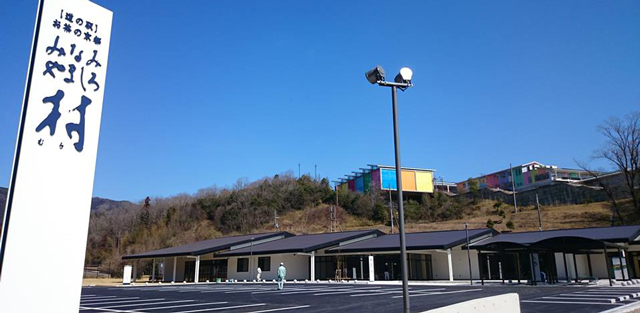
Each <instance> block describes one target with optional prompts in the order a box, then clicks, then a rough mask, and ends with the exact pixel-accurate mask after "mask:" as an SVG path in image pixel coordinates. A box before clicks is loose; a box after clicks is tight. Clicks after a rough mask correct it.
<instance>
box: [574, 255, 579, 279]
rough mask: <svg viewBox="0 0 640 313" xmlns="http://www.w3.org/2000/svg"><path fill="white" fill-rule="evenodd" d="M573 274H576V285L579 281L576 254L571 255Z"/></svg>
mask: <svg viewBox="0 0 640 313" xmlns="http://www.w3.org/2000/svg"><path fill="white" fill-rule="evenodd" d="M573 273H574V274H576V278H575V281H576V284H577V283H579V279H578V260H577V259H576V253H575V252H574V253H573Z"/></svg>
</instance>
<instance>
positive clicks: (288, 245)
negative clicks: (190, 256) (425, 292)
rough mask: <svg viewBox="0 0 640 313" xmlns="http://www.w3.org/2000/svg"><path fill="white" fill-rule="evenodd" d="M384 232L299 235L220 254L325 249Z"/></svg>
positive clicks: (296, 251)
mask: <svg viewBox="0 0 640 313" xmlns="http://www.w3.org/2000/svg"><path fill="white" fill-rule="evenodd" d="M383 234H384V233H383V232H381V231H379V230H359V231H345V232H339V233H326V234H313V235H299V236H293V237H289V238H285V239H282V240H277V241H271V242H265V243H262V244H259V245H255V246H253V247H246V248H242V249H237V250H232V251H227V252H224V253H220V254H219V256H239V255H250V254H253V255H263V254H276V253H309V252H311V251H315V250H318V249H323V248H327V247H331V246H335V245H337V244H340V243H341V242H345V241H348V240H352V239H357V238H360V237H365V236H370V235H376V236H380V235H383Z"/></svg>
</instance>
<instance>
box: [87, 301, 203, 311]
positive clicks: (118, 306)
mask: <svg viewBox="0 0 640 313" xmlns="http://www.w3.org/2000/svg"><path fill="white" fill-rule="evenodd" d="M193 301H196V300H176V301H163V302H153V303H134V304H123V305H110V306H103V307H100V308H101V309H113V308H124V307H128V306H147V305H158V304H171V303H184V302H193Z"/></svg>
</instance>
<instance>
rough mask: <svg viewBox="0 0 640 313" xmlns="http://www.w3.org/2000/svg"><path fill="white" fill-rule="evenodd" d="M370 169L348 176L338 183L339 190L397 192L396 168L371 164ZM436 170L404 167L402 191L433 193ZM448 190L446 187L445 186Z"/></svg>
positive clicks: (361, 169)
mask: <svg viewBox="0 0 640 313" xmlns="http://www.w3.org/2000/svg"><path fill="white" fill-rule="evenodd" d="M368 166H369V168H360V170H359V171H357V172H355V171H354V172H352V173H353V174H350V175H346V177H345V178H340V179H339V181H336V186H337V189H338V190H340V191H348V190H350V191H353V192H360V193H367V192H369V191H371V190H385V191H388V190H392V191H395V190H397V187H398V186H397V184H396V168H395V167H394V166H387V165H373V164H369V165H368ZM434 172H435V170H431V169H423V168H413V167H403V168H402V191H403V192H406V193H408V194H411V193H414V194H421V193H433V190H434V181H433V173H434ZM445 188H446V186H445Z"/></svg>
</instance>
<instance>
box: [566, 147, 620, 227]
mask: <svg viewBox="0 0 640 313" xmlns="http://www.w3.org/2000/svg"><path fill="white" fill-rule="evenodd" d="M573 161H574V162H576V164H577V165H578V167H579V168H581V169H582V170H583V171H585V172H587V173H589V175H591V176H593V178H594V180H595V181H596V183H598V186H600V187H601V188H602V190H603V191H604V193H605V194H606V195H607V198H609V202H610V203H611V226H615V219H616V218H618V221H620V224H622V225H624V219H623V218H622V215H621V214H620V205H619V204H618V201H617V200H616V197H615V194H614V192H613V190H612V189H611V185H610V184H607V183H605V181H604V180H603V179H602V173H604V171H603V170H593V169H590V168H589V166H588V165H587V164H586V163H583V162H580V161H578V160H576V159H574V160H573Z"/></svg>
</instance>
